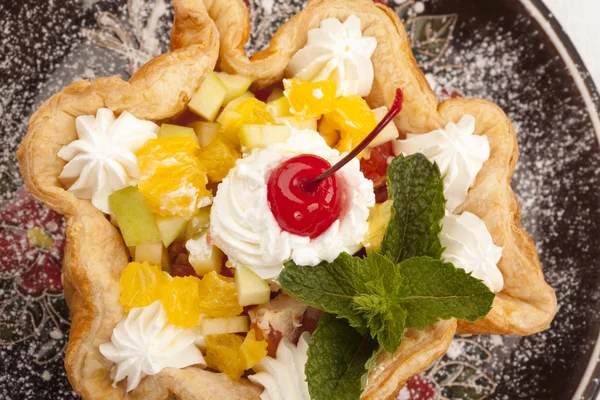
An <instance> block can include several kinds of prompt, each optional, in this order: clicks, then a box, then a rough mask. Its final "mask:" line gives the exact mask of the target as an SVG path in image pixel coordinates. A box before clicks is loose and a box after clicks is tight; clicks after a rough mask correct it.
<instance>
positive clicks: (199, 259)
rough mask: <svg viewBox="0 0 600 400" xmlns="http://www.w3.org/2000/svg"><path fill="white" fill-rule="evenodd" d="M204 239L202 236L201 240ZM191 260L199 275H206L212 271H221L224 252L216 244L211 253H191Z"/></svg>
mask: <svg viewBox="0 0 600 400" xmlns="http://www.w3.org/2000/svg"><path fill="white" fill-rule="evenodd" d="M202 239H203V238H200V240H202ZM189 262H190V264H191V265H192V267H193V268H194V271H196V274H197V275H198V276H203V275H206V274H208V273H209V272H212V271H215V272H216V273H219V272H221V267H222V265H223V253H222V252H221V250H219V249H218V248H216V247H215V246H212V249H211V251H210V254H203V255H197V254H190V256H189Z"/></svg>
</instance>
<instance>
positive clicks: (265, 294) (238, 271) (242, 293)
mask: <svg viewBox="0 0 600 400" xmlns="http://www.w3.org/2000/svg"><path fill="white" fill-rule="evenodd" d="M235 287H236V289H237V296H238V304H239V305H240V306H242V307H246V306H250V305H253V304H265V303H268V302H269V300H271V288H270V287H269V284H268V283H267V282H266V281H265V280H264V279H262V278H261V277H260V276H258V275H256V273H254V271H252V270H251V269H250V268H247V267H244V266H243V265H239V266H237V267H236V268H235Z"/></svg>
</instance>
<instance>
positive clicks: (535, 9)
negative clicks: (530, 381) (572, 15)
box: [520, 0, 600, 400]
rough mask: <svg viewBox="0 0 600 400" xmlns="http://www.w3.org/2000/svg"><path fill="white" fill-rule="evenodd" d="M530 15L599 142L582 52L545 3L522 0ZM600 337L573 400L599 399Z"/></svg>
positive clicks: (599, 123)
mask: <svg viewBox="0 0 600 400" xmlns="http://www.w3.org/2000/svg"><path fill="white" fill-rule="evenodd" d="M520 1H521V3H522V4H523V6H525V8H526V10H527V11H528V12H529V14H530V15H531V16H532V17H533V18H534V19H535V20H536V21H537V23H538V24H539V25H540V28H541V29H542V30H543V31H544V32H545V34H546V35H547V36H548V38H549V39H550V40H551V41H552V43H553V44H554V46H555V47H556V50H557V51H558V53H559V55H560V57H561V58H562V60H563V61H564V62H565V64H566V65H567V68H568V69H569V73H570V74H571V76H572V77H573V80H574V83H575V84H576V86H577V88H578V89H579V91H580V93H581V96H582V98H583V100H584V102H585V103H586V107H587V111H588V114H589V116H590V120H591V122H592V124H593V126H594V130H595V133H596V138H597V139H598V142H599V143H600V93H599V91H598V87H597V86H596V84H595V82H594V79H593V78H592V75H591V74H590V73H589V70H588V69H587V67H586V65H585V63H584V61H583V59H582V58H581V55H580V54H579V51H577V48H576V47H575V45H574V44H573V41H572V40H571V38H570V37H569V36H568V34H567V33H566V32H565V30H564V28H563V27H562V25H561V24H560V22H558V20H557V19H556V18H555V17H554V14H553V13H552V12H551V11H550V9H549V8H548V6H546V4H545V3H544V1H543V0H520ZM599 360H600V335H599V337H598V339H597V340H596V344H595V346H594V349H593V351H592V354H591V356H590V358H589V360H588V365H587V367H586V370H585V373H584V375H583V378H582V379H581V382H580V383H579V387H578V388H577V391H576V392H575V394H574V395H573V400H596V399H597V398H600V362H599Z"/></svg>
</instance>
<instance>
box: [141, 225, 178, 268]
mask: <svg viewBox="0 0 600 400" xmlns="http://www.w3.org/2000/svg"><path fill="white" fill-rule="evenodd" d="M187 222H188V220H187V218H184V217H179V216H177V215H174V216H166V217H160V216H158V217H156V224H157V225H158V230H159V231H160V233H161V235H162V240H163V244H164V245H165V247H169V245H170V244H171V243H173V241H174V240H175V239H177V236H179V234H180V233H181V231H183V229H184V228H185V226H186V224H187ZM136 261H137V260H136Z"/></svg>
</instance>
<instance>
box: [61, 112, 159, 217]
mask: <svg viewBox="0 0 600 400" xmlns="http://www.w3.org/2000/svg"><path fill="white" fill-rule="evenodd" d="M75 127H76V129H77V135H78V136H79V139H78V140H75V141H73V142H71V143H70V144H68V145H67V146H65V147H63V148H62V149H60V151H59V152H58V156H59V157H60V158H62V159H63V160H65V161H68V162H67V165H65V167H64V168H63V171H62V173H61V174H60V175H59V177H58V178H59V179H60V181H61V182H62V183H63V184H64V185H65V186H66V187H67V188H68V191H69V192H71V193H73V194H74V195H75V196H77V197H79V198H80V199H91V200H92V204H93V205H94V206H95V207H96V208H98V209H99V210H101V211H102V212H104V213H106V214H109V213H110V208H109V205H108V196H110V195H111V194H112V193H114V192H116V191H117V190H120V189H123V188H124V187H127V186H132V185H135V184H136V183H137V180H138V179H139V177H140V171H139V168H138V165H137V158H136V156H135V152H136V151H137V150H139V149H140V148H141V147H142V146H143V145H144V144H145V143H146V142H147V141H148V140H150V139H154V138H156V133H157V132H158V129H159V127H158V125H156V124H155V123H153V122H151V121H144V120H140V119H137V118H136V117H134V116H133V115H131V114H130V113H128V112H127V111H123V112H122V113H121V115H120V116H119V118H115V114H114V113H113V112H112V111H111V110H109V109H108V108H101V109H99V110H98V112H97V113H96V116H95V117H94V116H93V115H84V116H80V117H77V119H76V120H75Z"/></svg>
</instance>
